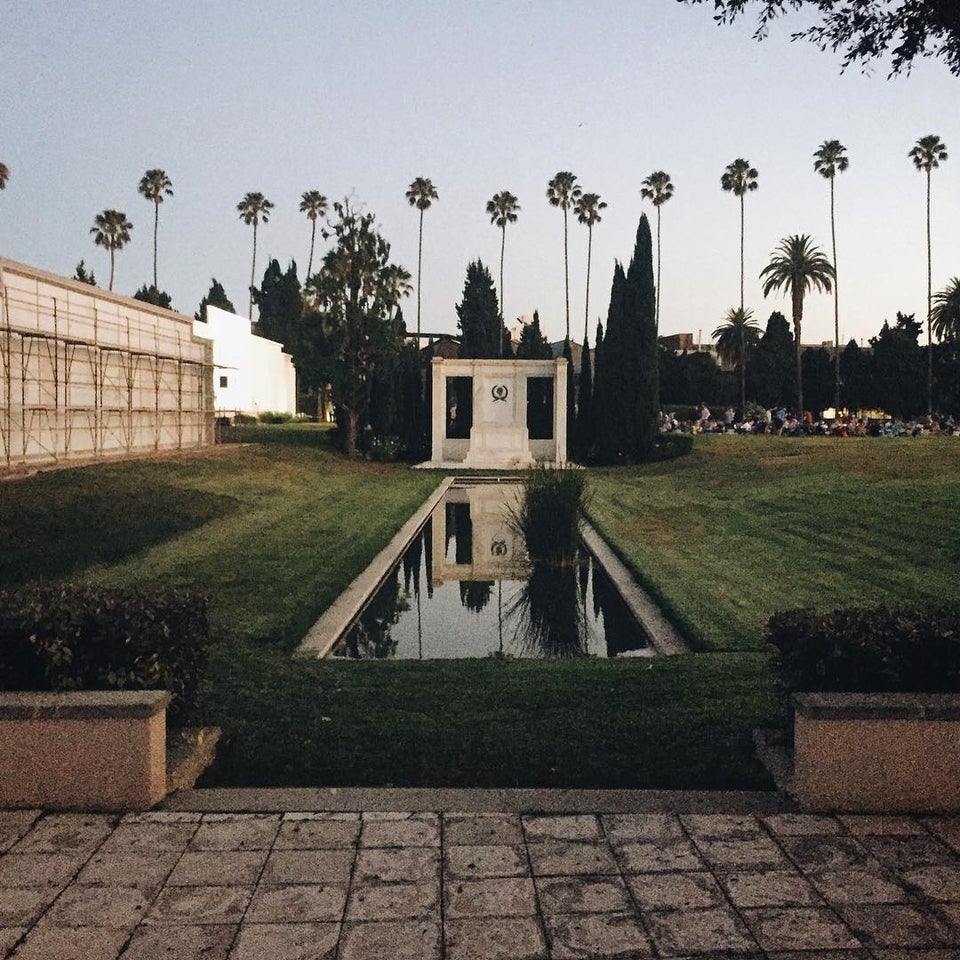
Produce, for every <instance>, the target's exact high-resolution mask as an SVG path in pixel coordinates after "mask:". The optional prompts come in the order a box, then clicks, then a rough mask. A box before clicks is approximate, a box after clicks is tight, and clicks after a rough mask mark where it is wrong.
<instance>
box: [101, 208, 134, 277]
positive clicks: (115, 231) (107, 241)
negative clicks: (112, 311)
mask: <svg viewBox="0 0 960 960" xmlns="http://www.w3.org/2000/svg"><path fill="white" fill-rule="evenodd" d="M132 229H133V224H132V223H131V222H130V221H129V220H128V219H127V215H126V214H125V213H121V212H120V211H119V210H104V211H103V213H98V214H97V215H96V217H95V218H94V220H93V226H92V227H91V228H90V232H91V233H92V234H93V242H94V243H95V244H96V245H97V246H98V247H106V248H107V249H108V250H109V251H110V285H109V287H108V288H107V289H108V290H112V289H113V258H114V255H115V254H116V252H117V251H118V250H122V249H123V247H124V246H125V245H126V244H127V243H129V242H130V231H131V230H132Z"/></svg>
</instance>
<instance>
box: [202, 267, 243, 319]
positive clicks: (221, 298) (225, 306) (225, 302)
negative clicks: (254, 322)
mask: <svg viewBox="0 0 960 960" xmlns="http://www.w3.org/2000/svg"><path fill="white" fill-rule="evenodd" d="M207 307H219V308H220V309H221V310H226V311H227V312H228V313H236V312H237V310H236V307H234V305H233V304H232V303H231V302H230V299H229V298H228V297H227V292H226V290H224V289H223V284H222V283H221V282H220V281H219V280H218V279H217V278H216V277H211V279H210V289H209V290H208V291H207V295H206V296H205V297H204V298H203V299H202V300H201V301H200V306H199V307H197V312H196V313H195V314H194V315H193V316H194V319H195V320H202V321H203V322H204V323H206V322H207Z"/></svg>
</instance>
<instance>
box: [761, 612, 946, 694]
mask: <svg viewBox="0 0 960 960" xmlns="http://www.w3.org/2000/svg"><path fill="white" fill-rule="evenodd" d="M764 639H765V640H766V641H767V643H769V644H771V645H772V646H773V647H774V648H775V650H776V653H775V655H774V658H773V665H774V669H775V670H776V671H777V673H778V674H779V676H780V680H781V682H782V684H783V685H784V687H785V688H786V689H787V690H788V691H790V692H793V691H798V690H803V691H812V692H817V691H836V692H848V693H853V692H856V693H956V692H960V604H956V603H955V604H949V605H945V606H940V607H917V606H910V607H889V606H885V605H884V606H878V607H871V608H869V609H850V610H834V611H833V612H832V613H824V614H818V613H814V612H813V611H812V610H785V611H781V612H779V613H776V614H774V615H773V616H772V617H771V618H770V620H769V621H768V623H767V627H766V632H765V636H764Z"/></svg>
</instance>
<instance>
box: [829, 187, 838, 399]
mask: <svg viewBox="0 0 960 960" xmlns="http://www.w3.org/2000/svg"><path fill="white" fill-rule="evenodd" d="M833 180H834V178H833V177H831V178H830V239H831V241H832V243H833V372H834V378H833V414H834V416H835V417H839V416H840V283H839V281H838V280H837V228H836V224H835V222H834V218H833Z"/></svg>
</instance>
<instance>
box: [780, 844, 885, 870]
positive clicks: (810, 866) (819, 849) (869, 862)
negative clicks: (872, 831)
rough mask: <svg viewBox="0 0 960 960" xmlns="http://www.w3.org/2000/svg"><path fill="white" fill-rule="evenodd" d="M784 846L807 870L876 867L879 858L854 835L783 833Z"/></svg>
mask: <svg viewBox="0 0 960 960" xmlns="http://www.w3.org/2000/svg"><path fill="white" fill-rule="evenodd" d="M779 842H780V846H781V847H783V849H784V850H785V851H786V852H787V855H788V856H789V857H790V859H791V860H793V861H794V862H795V863H796V864H797V866H798V867H800V869H801V870H803V871H804V872H807V873H810V872H815V871H816V872H820V871H823V870H854V869H859V870H876V869H877V868H878V867H879V863H878V861H877V860H876V859H875V858H874V857H872V856H871V855H870V853H869V851H867V850H866V849H865V848H864V847H863V846H861V844H860V843H859V842H858V841H857V840H856V839H855V838H853V837H846V836H837V837H816V836H799V837H781V838H780V841H779Z"/></svg>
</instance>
